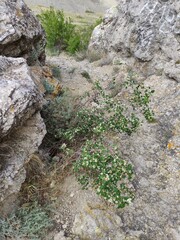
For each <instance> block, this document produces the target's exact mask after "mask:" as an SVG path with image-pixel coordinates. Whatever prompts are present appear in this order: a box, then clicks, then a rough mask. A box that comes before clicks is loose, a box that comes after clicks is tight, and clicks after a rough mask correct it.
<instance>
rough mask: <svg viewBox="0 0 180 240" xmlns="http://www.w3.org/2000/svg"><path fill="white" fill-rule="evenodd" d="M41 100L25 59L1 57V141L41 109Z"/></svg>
mask: <svg viewBox="0 0 180 240" xmlns="http://www.w3.org/2000/svg"><path fill="white" fill-rule="evenodd" d="M41 100H42V96H41V95H40V93H39V91H38V89H37V87H36V85H35V83H34V82H33V80H32V79H31V77H30V72H29V69H28V66H27V64H26V61H25V59H23V58H16V59H15V58H6V57H2V56H0V139H2V138H3V137H4V136H6V135H7V134H8V133H9V132H10V131H12V130H13V129H14V127H16V126H18V125H20V124H22V123H24V122H25V121H26V120H27V119H28V118H30V117H31V116H32V115H33V113H34V112H35V111H37V110H38V109H40V107H41Z"/></svg>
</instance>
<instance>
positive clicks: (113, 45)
mask: <svg viewBox="0 0 180 240" xmlns="http://www.w3.org/2000/svg"><path fill="white" fill-rule="evenodd" d="M179 49H180V2H179V1H177V0H176V1H174V0H167V1H162V0H155V1H154V0H153V1H152V0H148V1H144V0H140V1H128V0H120V1H119V4H118V6H117V7H114V8H111V9H110V10H109V11H107V14H106V16H105V17H104V20H103V23H102V24H101V25H99V26H98V27H96V28H95V30H94V32H93V35H92V39H91V43H90V46H89V50H96V51H97V52H98V54H102V53H109V54H110V55H111V56H112V57H114V56H116V57H117V56H119V57H120V61H122V62H123V61H125V62H126V63H127V64H128V65H129V66H131V67H132V66H134V68H137V69H139V70H141V72H143V73H144V74H146V76H149V75H152V74H154V73H156V74H158V75H161V74H163V73H165V74H166V75H167V76H169V77H170V78H173V79H174V80H175V81H177V82H180V51H179Z"/></svg>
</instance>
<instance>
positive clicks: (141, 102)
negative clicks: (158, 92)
mask: <svg viewBox="0 0 180 240" xmlns="http://www.w3.org/2000/svg"><path fill="white" fill-rule="evenodd" d="M125 86H126V88H128V86H130V87H131V88H132V89H133V94H132V98H131V103H132V106H133V108H137V107H139V108H140V109H141V111H142V112H143V115H144V117H145V118H146V120H147V121H149V122H153V121H154V113H153V111H152V110H151V109H150V107H149V103H150V101H151V96H152V94H153V93H154V90H152V89H151V88H150V87H148V88H145V86H144V84H143V83H138V82H137V81H136V79H135V77H134V73H133V72H131V71H130V72H129V75H128V80H127V81H126V82H125Z"/></svg>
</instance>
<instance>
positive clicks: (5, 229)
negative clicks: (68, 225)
mask: <svg viewBox="0 0 180 240" xmlns="http://www.w3.org/2000/svg"><path fill="white" fill-rule="evenodd" d="M52 226H53V223H52V220H50V217H49V210H48V208H47V207H41V206H39V205H38V204H37V203H34V204H33V205H29V206H27V207H21V208H19V209H18V210H17V211H16V212H15V213H13V214H11V215H10V216H9V217H8V218H6V219H2V218H0V238H1V239H2V240H5V239H6V238H7V237H8V238H13V239H25V238H26V237H28V238H30V239H32V240H40V239H44V236H45V234H46V230H47V229H49V228H50V227H52Z"/></svg>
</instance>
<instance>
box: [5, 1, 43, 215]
mask: <svg viewBox="0 0 180 240" xmlns="http://www.w3.org/2000/svg"><path fill="white" fill-rule="evenodd" d="M44 51H45V39H44V31H43V30H42V28H41V25H40V24H39V22H38V21H37V19H36V18H35V17H34V16H33V14H32V13H31V12H30V10H29V9H28V8H27V6H26V5H25V4H24V2H23V1H22V0H2V1H1V2H0V55H2V56H0V215H6V214H7V213H9V212H11V210H12V209H13V207H14V204H13V203H14V202H16V199H17V195H18V192H19V190H20V188H21V185H22V183H23V182H24V181H25V178H26V171H25V163H26V161H28V159H29V158H30V156H31V155H32V154H33V153H35V152H36V151H38V147H39V146H40V144H41V142H42V140H43V138H44V136H45V134H46V127H45V124H44V122H43V120H42V118H41V116H40V113H39V111H40V109H41V107H42V101H43V96H42V93H41V90H40V89H38V86H37V84H36V83H35V82H34V81H33V79H34V78H33V77H32V74H31V71H30V68H29V66H28V65H27V63H28V64H29V65H32V64H37V63H38V64H39V63H41V64H43V63H44V60H45V57H44V56H45V55H44ZM19 56H21V58H20V57H19Z"/></svg>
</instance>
